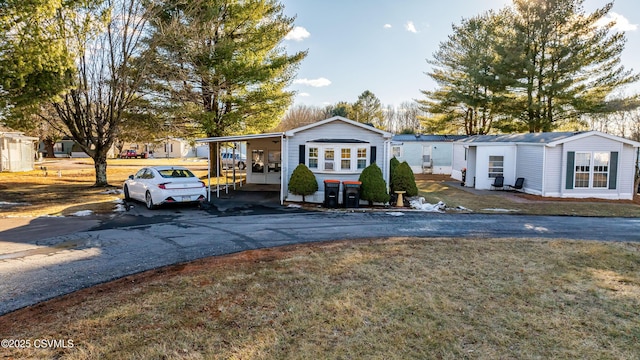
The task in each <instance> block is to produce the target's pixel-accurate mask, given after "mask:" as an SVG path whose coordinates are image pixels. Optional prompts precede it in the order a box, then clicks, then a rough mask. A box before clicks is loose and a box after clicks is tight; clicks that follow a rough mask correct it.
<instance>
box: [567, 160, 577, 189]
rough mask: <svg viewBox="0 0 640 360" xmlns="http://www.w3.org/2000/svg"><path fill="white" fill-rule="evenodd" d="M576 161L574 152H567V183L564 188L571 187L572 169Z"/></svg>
mask: <svg viewBox="0 0 640 360" xmlns="http://www.w3.org/2000/svg"><path fill="white" fill-rule="evenodd" d="M575 163H576V153H575V152H574V151H569V152H567V183H566V184H565V185H566V186H565V188H567V189H573V171H574V166H575Z"/></svg>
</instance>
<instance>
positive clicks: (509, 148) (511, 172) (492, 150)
mask: <svg viewBox="0 0 640 360" xmlns="http://www.w3.org/2000/svg"><path fill="white" fill-rule="evenodd" d="M489 156H503V157H504V183H505V184H513V183H515V181H516V177H515V175H516V172H515V169H516V164H515V162H516V147H515V146H514V145H491V146H480V147H478V148H477V153H476V169H475V184H476V185H475V188H476V189H485V190H489V189H491V184H493V181H494V179H493V178H489Z"/></svg>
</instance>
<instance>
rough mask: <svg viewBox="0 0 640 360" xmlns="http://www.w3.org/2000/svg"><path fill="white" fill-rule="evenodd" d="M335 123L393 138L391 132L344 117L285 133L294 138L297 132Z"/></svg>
mask: <svg viewBox="0 0 640 360" xmlns="http://www.w3.org/2000/svg"><path fill="white" fill-rule="evenodd" d="M335 121H341V122H344V123H347V124H349V125H353V126H357V127H359V128H362V129H365V130H368V131H372V132H375V133H378V134H380V135H381V136H383V137H385V138H391V136H392V134H391V133H390V132H387V131H384V130H380V129H376V128H375V127H373V126H371V125H367V124H363V123H360V122H357V121H353V120H351V119H347V118H345V117H342V116H334V117H331V118H328V119H324V120H320V121H318V122H315V123H313V124H309V125H305V126H301V127H298V128H295V129H291V130H289V131H287V132H285V134H286V135H287V136H294V135H295V134H296V133H297V132H301V131H305V130H308V129H312V128H314V127H317V126H322V125H325V124H328V123H331V122H335Z"/></svg>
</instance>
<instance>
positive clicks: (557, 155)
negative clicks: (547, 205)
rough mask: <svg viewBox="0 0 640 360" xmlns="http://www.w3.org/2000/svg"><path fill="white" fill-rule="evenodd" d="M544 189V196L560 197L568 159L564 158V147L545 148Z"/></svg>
mask: <svg viewBox="0 0 640 360" xmlns="http://www.w3.org/2000/svg"><path fill="white" fill-rule="evenodd" d="M544 163H545V169H544V175H543V177H544V187H543V189H542V194H541V195H542V196H551V197H557V196H560V191H561V188H562V184H564V181H565V170H564V169H565V168H566V167H567V159H566V158H564V156H563V151H562V145H560V146H556V147H545V148H544Z"/></svg>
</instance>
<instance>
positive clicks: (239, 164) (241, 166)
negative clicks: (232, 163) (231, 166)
mask: <svg viewBox="0 0 640 360" xmlns="http://www.w3.org/2000/svg"><path fill="white" fill-rule="evenodd" d="M246 167H247V165H245V163H243V162H242V161H240V162H239V163H238V169H240V170H244V168H246Z"/></svg>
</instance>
